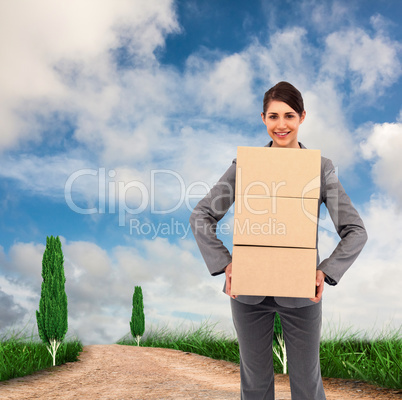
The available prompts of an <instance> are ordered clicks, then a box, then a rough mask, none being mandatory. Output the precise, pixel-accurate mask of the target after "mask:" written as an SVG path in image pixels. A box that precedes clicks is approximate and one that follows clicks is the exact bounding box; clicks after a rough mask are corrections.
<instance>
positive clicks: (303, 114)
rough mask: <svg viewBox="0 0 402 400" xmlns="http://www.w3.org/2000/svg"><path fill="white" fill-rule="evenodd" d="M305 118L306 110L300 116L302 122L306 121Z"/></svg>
mask: <svg viewBox="0 0 402 400" xmlns="http://www.w3.org/2000/svg"><path fill="white" fill-rule="evenodd" d="M304 118H306V110H304V111H303V112H302V115H301V117H300V123H302V122H303V121H304Z"/></svg>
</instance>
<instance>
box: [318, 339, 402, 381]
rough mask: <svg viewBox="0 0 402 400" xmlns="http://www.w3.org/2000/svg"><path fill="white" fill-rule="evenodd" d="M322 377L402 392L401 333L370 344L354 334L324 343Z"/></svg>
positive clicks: (322, 343)
mask: <svg viewBox="0 0 402 400" xmlns="http://www.w3.org/2000/svg"><path fill="white" fill-rule="evenodd" d="M320 357H321V373H322V375H323V376H327V377H331V378H344V379H354V380H363V381H366V382H370V383H373V384H376V385H379V386H381V387H387V388H391V389H402V339H401V336H400V334H399V332H396V333H393V334H389V335H382V336H380V337H377V338H376V339H372V340H368V339H366V338H364V337H363V338H362V337H359V335H358V334H352V335H350V336H348V337H345V336H344V335H342V334H341V335H339V336H338V337H335V338H333V339H331V340H323V341H322V342H321V346H320Z"/></svg>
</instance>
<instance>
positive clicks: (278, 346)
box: [272, 313, 287, 374]
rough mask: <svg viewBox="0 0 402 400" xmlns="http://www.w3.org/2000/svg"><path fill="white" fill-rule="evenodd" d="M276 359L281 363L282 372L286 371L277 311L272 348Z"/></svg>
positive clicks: (281, 331) (285, 357) (284, 352)
mask: <svg viewBox="0 0 402 400" xmlns="http://www.w3.org/2000/svg"><path fill="white" fill-rule="evenodd" d="M272 350H273V352H274V353H275V355H276V356H277V357H278V360H279V361H280V363H281V364H282V371H283V373H284V374H286V373H287V354H286V345H285V340H284V338H283V330H282V323H281V319H280V317H279V314H278V313H275V321H274V346H273V348H272Z"/></svg>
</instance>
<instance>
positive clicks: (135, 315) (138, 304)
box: [130, 286, 145, 346]
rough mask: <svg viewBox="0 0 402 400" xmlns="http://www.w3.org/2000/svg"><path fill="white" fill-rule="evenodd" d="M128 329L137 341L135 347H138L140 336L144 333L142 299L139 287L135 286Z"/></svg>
mask: <svg viewBox="0 0 402 400" xmlns="http://www.w3.org/2000/svg"><path fill="white" fill-rule="evenodd" d="M130 329H131V334H132V335H133V337H134V338H135V339H136V340H137V346H139V345H140V339H141V336H142V335H143V334H144V332H145V315H144V301H143V298H142V289H141V286H136V287H135V288H134V294H133V311H132V314H131V321H130Z"/></svg>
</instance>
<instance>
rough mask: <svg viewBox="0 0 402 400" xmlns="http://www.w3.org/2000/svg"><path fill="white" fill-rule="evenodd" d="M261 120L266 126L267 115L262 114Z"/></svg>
mask: <svg viewBox="0 0 402 400" xmlns="http://www.w3.org/2000/svg"><path fill="white" fill-rule="evenodd" d="M261 119H262V122H264V125H266V123H265V114H264V113H263V112H262V113H261Z"/></svg>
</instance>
